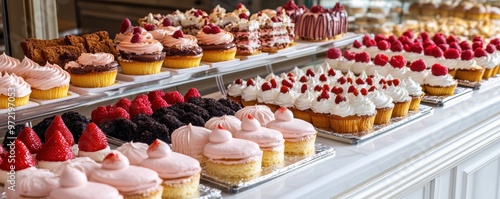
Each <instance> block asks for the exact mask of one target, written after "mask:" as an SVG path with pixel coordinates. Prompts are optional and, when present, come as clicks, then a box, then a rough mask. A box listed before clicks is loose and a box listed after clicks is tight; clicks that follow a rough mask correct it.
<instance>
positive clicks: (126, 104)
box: [97, 98, 132, 124]
mask: <svg viewBox="0 0 500 199" xmlns="http://www.w3.org/2000/svg"><path fill="white" fill-rule="evenodd" d="M130 104H132V102H131V101H130V100H129V99H127V98H121V99H120V100H118V102H116V104H115V107H121V108H123V109H125V110H126V111H128V108H129V107H130ZM97 124H99V123H97Z"/></svg>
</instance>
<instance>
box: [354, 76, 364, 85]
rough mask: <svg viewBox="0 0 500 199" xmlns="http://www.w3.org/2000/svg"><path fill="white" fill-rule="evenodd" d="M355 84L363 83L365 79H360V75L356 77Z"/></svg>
mask: <svg viewBox="0 0 500 199" xmlns="http://www.w3.org/2000/svg"><path fill="white" fill-rule="evenodd" d="M356 84H358V85H361V84H365V81H364V80H363V79H361V77H358V78H356Z"/></svg>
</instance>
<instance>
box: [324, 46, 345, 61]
mask: <svg viewBox="0 0 500 199" xmlns="http://www.w3.org/2000/svg"><path fill="white" fill-rule="evenodd" d="M340 56H342V51H340V49H338V48H330V49H328V51H326V57H328V58H329V59H337V58H339V57H340Z"/></svg>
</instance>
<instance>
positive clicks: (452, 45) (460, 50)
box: [449, 42, 462, 53]
mask: <svg viewBox="0 0 500 199" xmlns="http://www.w3.org/2000/svg"><path fill="white" fill-rule="evenodd" d="M449 44H450V48H453V49H457V50H458V52H460V53H461V52H462V47H460V45H459V44H458V42H451V43H449Z"/></svg>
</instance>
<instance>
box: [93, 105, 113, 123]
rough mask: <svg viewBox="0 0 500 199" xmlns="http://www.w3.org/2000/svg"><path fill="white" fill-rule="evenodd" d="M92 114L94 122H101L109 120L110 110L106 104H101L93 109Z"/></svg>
mask: <svg viewBox="0 0 500 199" xmlns="http://www.w3.org/2000/svg"><path fill="white" fill-rule="evenodd" d="M90 115H91V118H92V119H91V120H92V122H94V123H96V124H101V123H103V122H106V121H108V120H109V116H108V110H106V107H104V106H99V107H97V108H96V109H94V110H92V113H91V114H90Z"/></svg>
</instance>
